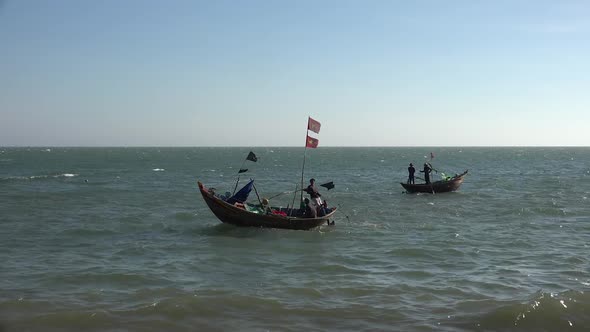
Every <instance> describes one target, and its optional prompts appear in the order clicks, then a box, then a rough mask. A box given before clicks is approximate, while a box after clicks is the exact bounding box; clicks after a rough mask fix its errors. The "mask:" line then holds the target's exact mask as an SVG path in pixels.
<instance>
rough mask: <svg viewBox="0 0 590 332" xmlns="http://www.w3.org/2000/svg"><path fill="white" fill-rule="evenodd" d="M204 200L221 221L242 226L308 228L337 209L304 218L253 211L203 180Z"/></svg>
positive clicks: (331, 215)
mask: <svg viewBox="0 0 590 332" xmlns="http://www.w3.org/2000/svg"><path fill="white" fill-rule="evenodd" d="M198 185H199V190H200V191H201V195H202V196H203V200H204V201H205V203H206V204H207V206H208V207H209V209H210V210H211V212H213V214H214V215H215V216H216V217H217V219H219V220H220V221H221V222H224V223H227V224H232V225H235V226H241V227H264V228H284V229H297V230H308V229H312V228H315V227H318V226H321V225H323V224H327V223H328V221H329V220H330V219H331V218H332V217H333V216H334V213H335V212H336V209H334V210H332V211H331V212H330V213H329V214H327V215H325V216H322V217H317V218H303V217H294V216H280V215H274V214H262V213H253V212H250V211H247V210H245V209H244V208H241V207H237V206H235V205H231V204H228V203H227V202H225V201H223V200H222V199H220V198H218V197H216V196H215V194H214V193H213V192H211V191H210V190H209V189H207V188H206V187H205V186H203V184H202V183H201V182H198Z"/></svg>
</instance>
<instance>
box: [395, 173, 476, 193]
mask: <svg viewBox="0 0 590 332" xmlns="http://www.w3.org/2000/svg"><path fill="white" fill-rule="evenodd" d="M465 175H467V171H465V172H463V173H462V174H459V175H456V176H455V177H453V178H452V179H450V180H448V181H436V182H432V183H430V184H409V183H403V182H400V184H401V185H402V187H404V189H406V191H407V192H408V193H429V194H435V193H446V192H451V191H456V190H458V189H459V187H460V186H461V184H462V183H463V179H464V178H465Z"/></svg>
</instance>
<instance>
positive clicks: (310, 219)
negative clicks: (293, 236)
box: [197, 117, 336, 230]
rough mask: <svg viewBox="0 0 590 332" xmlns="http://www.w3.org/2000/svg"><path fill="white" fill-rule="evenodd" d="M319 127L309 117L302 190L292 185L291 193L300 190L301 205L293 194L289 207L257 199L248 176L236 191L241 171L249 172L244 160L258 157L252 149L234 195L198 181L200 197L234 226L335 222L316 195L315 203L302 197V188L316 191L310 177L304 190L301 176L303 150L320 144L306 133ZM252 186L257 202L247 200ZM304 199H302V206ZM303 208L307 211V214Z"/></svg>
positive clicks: (299, 225)
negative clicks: (297, 206)
mask: <svg viewBox="0 0 590 332" xmlns="http://www.w3.org/2000/svg"><path fill="white" fill-rule="evenodd" d="M320 127H321V125H320V123H319V122H318V121H316V120H314V119H312V118H311V117H309V118H308V122H307V132H306V139H305V150H304V152H303V167H302V169H301V187H300V188H301V189H299V190H297V188H295V189H296V190H295V191H294V192H293V193H294V194H296V193H298V192H300V202H301V204H299V205H300V206H301V208H295V205H297V203H295V197H293V203H292V205H293V206H291V207H290V208H289V206H287V208H283V207H273V206H271V205H270V204H269V201H268V199H260V196H259V195H258V190H257V189H256V187H255V186H254V180H252V179H250V182H248V184H246V185H245V186H244V187H243V188H242V189H240V190H239V191H237V192H236V191H235V189H237V187H238V183H239V181H240V174H242V173H245V172H247V171H248V168H245V167H244V165H245V163H246V162H247V161H252V162H257V161H258V157H257V156H256V155H255V154H254V152H252V151H250V153H249V154H248V156H247V157H246V159H245V160H244V162H243V163H242V166H241V167H240V168H239V171H238V174H237V175H238V180H237V181H236V186H235V189H234V193H233V194H232V193H229V192H227V193H226V194H218V193H216V192H215V189H213V188H207V187H205V186H204V185H203V184H202V183H201V182H199V181H197V182H198V185H199V190H200V191H201V195H202V196H203V199H204V200H205V203H207V206H208V207H209V209H211V212H213V214H214V215H215V216H216V217H217V218H218V219H219V220H221V221H222V222H224V223H228V224H232V225H236V226H250V227H267V228H286V229H301V230H307V229H312V228H314V227H318V226H320V225H322V224H328V225H334V221H333V220H332V221H330V220H331V218H332V217H333V216H334V214H335V213H336V207H332V208H328V207H327V204H326V203H325V202H324V204H322V205H320V204H321V202H320V201H319V198H318V201H317V202H316V203H314V204H310V202H309V200H308V199H307V198H306V199H305V201H304V200H303V192H304V191H306V192H307V193H309V194H310V196H311V195H312V193H313V194H316V193H317V189H315V187H313V183H312V181H311V180H310V183H311V184H310V187H311V188H310V187H308V189H309V190H312V189H313V191H312V192H311V193H310V192H309V191H308V190H303V175H304V170H305V156H306V155H305V152H306V151H307V149H308V148H311V149H315V148H317V146H318V143H319V140H318V139H317V138H314V137H312V136H309V132H310V131H312V132H314V133H316V134H319V132H320ZM314 181H315V180H314ZM320 186H322V187H325V188H327V189H328V190H330V189H332V188H334V183H333V182H328V183H325V184H322V185H320ZM252 189H254V191H255V192H256V197H257V198H258V203H259V204H252V203H248V202H247V199H248V195H249V194H250V191H252ZM319 196H321V195H319ZM274 197H276V196H274ZM271 198H272V197H271ZM303 202H305V205H304V204H303ZM306 209H307V211H308V212H309V214H306ZM316 212H317V214H316Z"/></svg>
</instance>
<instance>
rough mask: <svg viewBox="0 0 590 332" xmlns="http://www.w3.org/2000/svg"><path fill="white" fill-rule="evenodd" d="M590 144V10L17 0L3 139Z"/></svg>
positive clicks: (569, 4)
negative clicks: (310, 124) (316, 126)
mask: <svg viewBox="0 0 590 332" xmlns="http://www.w3.org/2000/svg"><path fill="white" fill-rule="evenodd" d="M308 116H311V117H313V118H315V119H316V120H318V121H320V122H321V123H322V130H321V132H320V134H319V135H318V137H319V140H320V147H321V146H441V145H452V146H479V145H493V146H497V145H500V146H503V145H584V146H589V145H590V129H589V128H590V1H585V0H580V1H556V0H552V1H540V0H531V1H519V0H509V1H497V0H494V1H473V0H465V1H442V0H440V1H439V0H436V1H434V0H433V1H401V0H400V1H396V0H388V1H371V0H367V1H360V0H359V1H345V0H337V1H322V0H312V1H302V0H297V1H286V0H285V1H281V0H266V1H247V0H234V1H219V0H206V1H197V0H189V1H174V0H171V1H162V0H158V1H149V0H137V1H133V0H123V1H121V0H101V1H90V0H71V1H66V0H4V1H2V0H0V146H12V145H17V146H23V145H25V146H26V145H42V146H48V145H49V146H56V145H59V146H61V145H66V146H129V145H131V146H303V145H304V143H305V132H306V125H307V117H308Z"/></svg>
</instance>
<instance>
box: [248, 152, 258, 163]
mask: <svg viewBox="0 0 590 332" xmlns="http://www.w3.org/2000/svg"><path fill="white" fill-rule="evenodd" d="M246 160H250V161H253V162H257V161H258V157H256V155H255V154H254V152H252V151H250V153H248V157H246Z"/></svg>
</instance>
